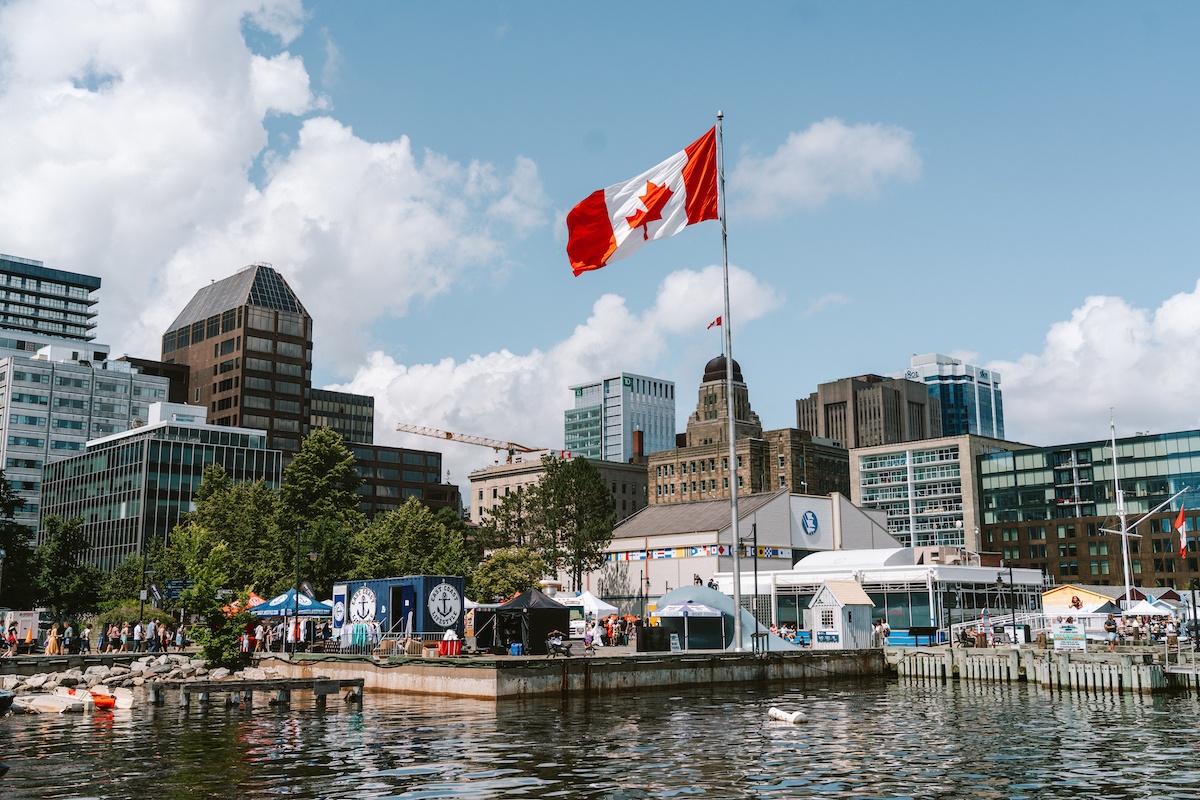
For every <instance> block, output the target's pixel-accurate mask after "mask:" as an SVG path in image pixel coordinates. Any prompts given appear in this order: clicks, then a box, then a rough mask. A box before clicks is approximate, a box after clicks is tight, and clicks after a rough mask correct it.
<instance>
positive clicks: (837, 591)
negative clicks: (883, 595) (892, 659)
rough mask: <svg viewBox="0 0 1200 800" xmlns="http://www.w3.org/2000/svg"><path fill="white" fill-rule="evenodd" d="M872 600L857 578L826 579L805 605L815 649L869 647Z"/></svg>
mask: <svg viewBox="0 0 1200 800" xmlns="http://www.w3.org/2000/svg"><path fill="white" fill-rule="evenodd" d="M873 608H875V603H874V602H872V601H871V598H870V597H868V596H867V593H866V592H864V591H863V588H862V586H861V585H860V584H859V582H858V581H825V582H824V583H822V584H821V588H820V589H818V590H817V593H816V594H815V595H813V599H812V602H810V603H809V604H808V614H809V630H811V631H812V647H813V649H814V650H860V649H862V650H865V649H866V648H869V647H871V646H872V644H873V642H872V632H871V621H872V620H871V609H873Z"/></svg>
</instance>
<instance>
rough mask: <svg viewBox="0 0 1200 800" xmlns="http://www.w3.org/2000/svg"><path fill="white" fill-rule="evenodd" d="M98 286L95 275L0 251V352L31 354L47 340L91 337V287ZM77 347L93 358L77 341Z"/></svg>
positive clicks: (52, 342) (80, 340) (57, 341)
mask: <svg viewBox="0 0 1200 800" xmlns="http://www.w3.org/2000/svg"><path fill="white" fill-rule="evenodd" d="M99 288H100V279H99V278H95V277H92V276H91V275H80V274H78V273H75V272H65V271H63V270H58V269H50V268H48V267H46V266H45V265H44V264H42V262H41V261H34V260H33V259H29V258H19V257H18V256H7V255H0V301H2V306H0V354H2V355H13V354H16V355H22V354H23V355H33V354H34V353H35V352H37V351H38V350H40V349H42V348H43V347H45V346H46V345H56V344H61V343H63V342H74V343H86V342H90V341H91V340H92V339H94V338H95V337H94V336H93V334H92V329H93V328H95V327H96V323H95V321H94V319H95V316H96V312H95V311H93V310H92V306H94V305H95V304H96V298H94V297H92V292H94V291H96V290H97V289H99ZM76 350H78V351H79V356H80V357H81V358H83V359H85V360H92V356H91V355H90V354H89V353H88V348H87V347H86V346H79V345H78V344H76ZM4 351H12V352H4Z"/></svg>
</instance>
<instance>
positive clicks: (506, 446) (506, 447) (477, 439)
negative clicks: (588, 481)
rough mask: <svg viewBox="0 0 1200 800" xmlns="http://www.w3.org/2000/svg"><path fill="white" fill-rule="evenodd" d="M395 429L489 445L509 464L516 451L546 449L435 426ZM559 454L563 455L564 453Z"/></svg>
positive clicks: (398, 427)
mask: <svg viewBox="0 0 1200 800" xmlns="http://www.w3.org/2000/svg"><path fill="white" fill-rule="evenodd" d="M396 430H397V431H399V432H400V433H415V434H417V435H418V436H432V437H433V438H434V439H449V440H450V441H452V442H462V443H463V444H476V445H479V446H480V447H490V448H492V449H493V450H495V451H496V452H497V453H499V452H500V451H501V450H503V451H504V452H506V453H507V454H508V458H507V460H506V461H505V463H507V464H511V463H512V461H513V456H515V455H516V454H517V453H537V452H540V451H542V450H546V449H547V448H545V447H527V446H525V445H523V444H517V443H516V442H502V441H500V440H499V439H488V438H487V437H484V436H471V435H469V434H465V433H453V432H451V431H443V430H438V429H437V428H425V427H422V426H420V425H405V424H404V423H401V424H399V425H397V426H396ZM559 455H561V456H563V457H565V453H560V454H559Z"/></svg>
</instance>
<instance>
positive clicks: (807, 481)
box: [648, 356, 850, 504]
mask: <svg viewBox="0 0 1200 800" xmlns="http://www.w3.org/2000/svg"><path fill="white" fill-rule="evenodd" d="M732 392H733V410H734V436H735V440H734V451H735V461H734V463H733V464H732V465H731V464H730V463H729V414H728V398H729V383H728V381H727V376H726V364H725V357H724V356H718V357H717V358H714V359H712V360H711V361H709V362H708V364H707V365H705V368H704V375H703V376H702V378H701V381H700V389H699V393H698V397H697V401H696V410H695V411H694V412H693V413H692V414H691V416H689V417H688V423H687V433H686V434H685V437H684V442H685V446H684V447H679V448H675V449H672V450H664V451H661V452H658V453H652V454H651V455H650V456H649V459H648V466H649V479H650V494H649V500H650V502H651V503H654V504H660V503H688V502H694V501H698V500H719V499H723V498H726V499H727V498H729V497H730V496H731V492H732V491H735V490H736V491H737V492H738V495H739V496H742V495H749V494H757V493H762V492H776V491H779V490H780V489H786V490H788V491H789V492H794V493H797V494H828V493H830V492H841V493H842V494H846V495H848V494H849V492H850V480H849V458H848V455H847V452H846V450H845V449H844V448H842V447H840V446H839V445H838V443H837V442H834V441H830V440H825V439H821V438H819V437H816V436H814V435H813V434H811V433H809V432H808V431H801V430H797V429H795V428H782V429H779V430H772V431H764V430H763V427H762V422H761V421H760V420H759V418H758V414H756V413H754V409H752V408H751V407H750V393H749V390H748V388H747V386H746V382H745V380H744V379H743V377H742V370H741V367H740V366H739V365H738V363H737V362H736V361H734V362H733V385H732ZM731 467H732V468H731Z"/></svg>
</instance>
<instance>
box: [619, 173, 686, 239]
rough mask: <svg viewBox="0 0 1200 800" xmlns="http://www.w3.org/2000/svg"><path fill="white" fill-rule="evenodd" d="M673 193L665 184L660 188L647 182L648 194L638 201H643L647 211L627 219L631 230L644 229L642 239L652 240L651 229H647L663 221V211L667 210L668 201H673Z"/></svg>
mask: <svg viewBox="0 0 1200 800" xmlns="http://www.w3.org/2000/svg"><path fill="white" fill-rule="evenodd" d="M672 194H674V192H672V191H671V189H670V187H668V186H667V185H666V184H665V183H664V184H663V185H662V186H659V185H657V184H655V183H652V182H650V181H646V192H645V194H643V195H642V196H641V197H639V198H638V200H641V201H642V205H644V206H645V207H646V210H645V211H639V212H637V213H636V214H634V215H633V216H632V217H626V218H625V222H626V224H627V225H629V228H630V230H636V229H637V228H641V229H642V238H643V239H649V238H650V229H649V228H648V227H646V226H647V225H649V224H650V223H651V222H654V221H655V220H656V219H662V210H663V209H664V208H666V206H667V201H668V200H670V199H671V195H672Z"/></svg>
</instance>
